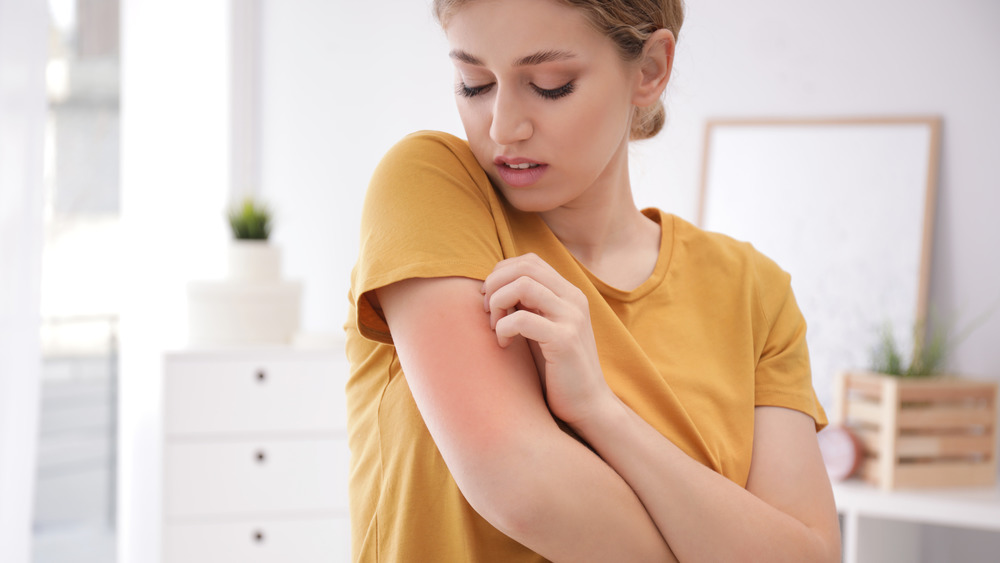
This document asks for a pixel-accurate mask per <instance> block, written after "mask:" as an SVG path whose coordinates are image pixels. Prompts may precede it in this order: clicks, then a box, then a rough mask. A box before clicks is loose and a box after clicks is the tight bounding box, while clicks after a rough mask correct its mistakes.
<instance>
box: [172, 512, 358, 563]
mask: <svg viewBox="0 0 1000 563" xmlns="http://www.w3.org/2000/svg"><path fill="white" fill-rule="evenodd" d="M350 556H351V549H350V522H349V519H348V517H347V516H346V515H345V516H342V517H338V518H330V519H322V520H301V521H284V520H279V521H250V520H240V521H238V522H222V523H218V522H212V523H178V524H169V525H167V526H166V527H164V530H163V563H220V562H225V561H239V562H240V563H279V562H280V563H292V562H294V563H314V562H315V563H320V562H322V563H341V562H344V563H346V562H348V561H350Z"/></svg>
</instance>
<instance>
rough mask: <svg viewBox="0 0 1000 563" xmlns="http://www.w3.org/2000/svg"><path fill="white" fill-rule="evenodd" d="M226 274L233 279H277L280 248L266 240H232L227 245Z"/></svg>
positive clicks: (255, 280)
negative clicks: (227, 267)
mask: <svg viewBox="0 0 1000 563" xmlns="http://www.w3.org/2000/svg"><path fill="white" fill-rule="evenodd" d="M228 274H229V275H228V279H230V280H234V281H254V282H264V281H268V282H269V281H278V280H280V279H281V250H280V249H279V248H278V247H277V246H275V245H273V244H270V243H268V242H267V241H266V240H234V241H233V242H232V244H230V245H229V272H228Z"/></svg>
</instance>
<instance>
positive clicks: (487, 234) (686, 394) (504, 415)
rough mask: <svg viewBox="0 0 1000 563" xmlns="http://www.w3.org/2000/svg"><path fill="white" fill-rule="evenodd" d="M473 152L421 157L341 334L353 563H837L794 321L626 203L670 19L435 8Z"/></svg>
mask: <svg viewBox="0 0 1000 563" xmlns="http://www.w3.org/2000/svg"><path fill="white" fill-rule="evenodd" d="M435 10H436V14H437V16H438V19H439V21H440V22H441V23H442V26H443V27H444V30H445V33H446V35H447V38H448V42H449V44H450V49H451V50H450V53H449V55H450V57H451V59H452V61H453V62H454V65H455V69H456V72H455V76H456V91H457V96H456V99H457V104H458V109H459V113H460V116H461V119H462V122H463V125H464V127H465V132H466V135H467V138H468V142H467V143H466V142H464V141H462V140H460V139H457V138H455V137H452V136H449V135H445V134H442V133H433V132H423V133H418V134H414V135H411V136H410V137H408V138H406V139H405V140H403V141H402V142H400V143H399V144H398V145H397V146H396V147H394V148H393V149H392V150H391V151H390V152H389V153H388V154H387V155H386V157H385V158H384V160H383V161H382V163H381V164H380V165H379V167H378V169H377V170H376V171H375V174H374V176H373V178H372V182H371V185H370V187H369V191H368V194H367V197H366V202H365V209H364V214H363V226H362V241H361V252H360V258H359V261H358V264H357V266H356V268H355V271H354V274H353V279H352V289H351V302H352V305H353V308H352V310H351V314H350V318H349V319H348V323H347V325H346V330H347V333H348V344H347V348H348V355H349V359H350V361H351V363H352V374H351V379H350V381H349V383H348V388H347V391H348V402H349V417H350V428H351V430H350V442H351V449H352V470H351V513H352V514H351V517H352V527H353V537H352V542H353V549H354V554H355V559H356V560H360V561H541V560H544V559H549V560H554V561H670V560H674V558H676V559H678V560H681V561H735V560H754V561H835V560H839V550H840V546H839V530H838V524H837V517H836V512H835V509H834V503H833V497H832V493H831V491H830V486H829V482H828V480H827V477H826V473H825V471H824V468H823V464H822V461H821V458H820V454H819V450H818V447H817V444H816V437H815V432H816V429H817V428H820V427H822V425H823V424H825V418H824V414H823V412H822V409H821V407H820V406H819V404H818V402H817V400H816V397H815V394H814V393H813V390H812V386H811V381H810V375H809V363H808V353H807V351H806V346H805V324H804V321H803V320H802V317H801V314H800V313H799V311H798V308H797V306H796V304H795V301H794V298H793V297H792V294H791V290H790V285H789V277H788V275H787V274H785V273H784V272H782V271H781V270H780V269H779V268H778V267H777V266H776V265H775V264H774V263H773V262H771V261H770V260H768V259H767V258H765V257H763V256H761V255H760V254H759V253H757V252H756V251H754V250H753V249H752V247H750V246H749V245H747V244H743V243H737V242H735V241H733V240H731V239H728V238H726V237H723V236H721V235H716V234H710V233H705V232H702V231H700V230H698V229H697V228H695V227H693V226H692V225H690V224H688V223H686V222H684V221H683V220H681V219H679V218H677V217H674V216H672V215H669V214H666V213H663V212H661V211H659V210H655V209H647V210H642V211H640V210H639V209H638V208H637V207H636V205H635V203H634V202H633V199H632V193H631V187H630V184H629V175H628V143H629V141H630V139H641V138H646V137H650V136H652V135H654V134H655V133H656V132H657V131H658V130H659V128H660V127H661V126H662V124H663V106H662V103H661V102H660V97H661V94H662V93H663V91H664V88H665V87H666V84H667V81H668V79H669V77H670V71H671V65H672V63H673V54H674V43H675V37H676V35H677V32H678V30H679V28H680V24H681V19H682V7H681V5H680V0H661V1H640V0H632V1H628V0H613V1H596V0H593V1H591V0H505V1H500V0H465V1H462V0H438V1H436V2H435Z"/></svg>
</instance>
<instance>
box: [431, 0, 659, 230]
mask: <svg viewBox="0 0 1000 563" xmlns="http://www.w3.org/2000/svg"><path fill="white" fill-rule="evenodd" d="M446 25H447V27H446V33H447V36H448V42H449V44H450V46H451V53H450V55H451V58H452V60H453V62H454V64H455V76H456V99H457V101H458V111H459V114H460V116H461V118H462V123H463V125H464V126H465V133H466V136H467V137H468V140H469V144H470V145H471V147H472V151H473V153H475V155H476V158H477V160H478V161H479V163H480V165H481V166H482V167H483V168H484V169H485V170H486V172H487V174H488V175H489V177H490V179H491V180H492V181H493V184H494V185H495V186H496V187H497V188H499V189H500V190H501V192H502V193H503V194H504V196H505V197H506V198H507V200H508V201H509V202H510V203H511V204H512V205H514V206H515V207H516V208H518V209H521V210H524V211H536V212H545V211H549V210H552V209H556V208H559V207H566V206H574V205H585V204H586V203H588V202H592V203H594V204H595V205H600V204H601V200H600V194H602V193H607V191H608V190H609V189H613V185H614V184H616V183H621V182H626V181H627V178H628V176H627V171H628V162H627V154H628V139H629V128H630V123H631V116H632V99H633V88H634V86H635V85H636V84H637V83H638V80H639V72H638V70H637V69H636V68H635V66H634V65H629V64H626V63H625V62H623V61H622V60H621V58H620V57H619V55H618V52H617V50H616V48H615V46H614V44H613V43H612V41H611V40H610V39H608V38H607V37H605V36H604V35H602V34H600V33H599V32H598V31H596V30H595V29H594V28H593V27H591V25H590V24H589V22H588V21H587V19H586V16H584V15H583V14H582V13H581V12H580V11H578V10H577V9H575V8H572V7H570V6H566V5H564V4H562V3H559V2H557V1H555V0H503V1H499V0H476V1H473V2H469V3H467V4H466V5H464V6H463V7H462V8H460V9H458V11H456V12H455V13H454V14H452V15H451V17H450V18H449V19H448V20H447V23H446Z"/></svg>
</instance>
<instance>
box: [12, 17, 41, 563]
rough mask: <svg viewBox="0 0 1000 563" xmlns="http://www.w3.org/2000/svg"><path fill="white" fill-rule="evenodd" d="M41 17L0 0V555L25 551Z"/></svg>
mask: <svg viewBox="0 0 1000 563" xmlns="http://www.w3.org/2000/svg"><path fill="white" fill-rule="evenodd" d="M47 36H48V17H47V14H46V12H45V5H44V3H41V2H24V1H20V0H0V561H5V562H9V563H27V562H28V561H29V560H30V556H31V521H32V518H31V516H32V514H31V507H32V501H33V498H34V475H35V451H36V447H37V440H36V436H37V433H38V402H39V376H40V372H41V353H40V344H39V321H40V312H39V311H40V309H39V307H40V300H39V287H40V282H39V279H40V277H41V245H42V191H43V183H42V153H43V147H44V131H45V60H46V55H47V54H46V50H45V47H46V44H45V40H46V38H47Z"/></svg>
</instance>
